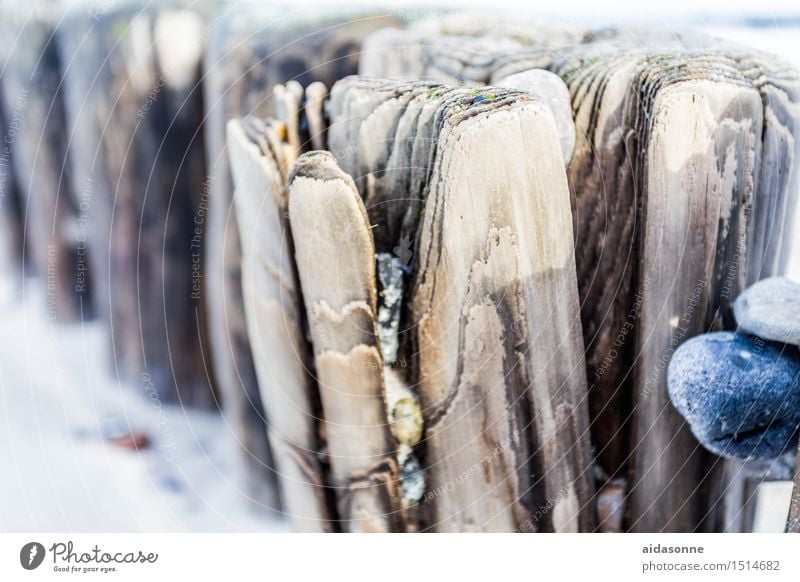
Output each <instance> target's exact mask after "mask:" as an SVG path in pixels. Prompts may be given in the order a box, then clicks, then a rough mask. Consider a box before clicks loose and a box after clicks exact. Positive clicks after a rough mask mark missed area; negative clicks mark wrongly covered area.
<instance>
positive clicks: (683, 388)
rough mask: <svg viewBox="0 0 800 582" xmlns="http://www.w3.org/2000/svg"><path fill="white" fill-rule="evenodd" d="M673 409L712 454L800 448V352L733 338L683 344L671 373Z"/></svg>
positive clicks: (758, 454)
mask: <svg viewBox="0 0 800 582" xmlns="http://www.w3.org/2000/svg"><path fill="white" fill-rule="evenodd" d="M667 383H668V387H669V395H670V398H671V399H672V404H673V405H674V406H675V408H676V409H677V410H678V412H680V413H681V415H682V416H683V417H684V418H685V419H686V420H687V421H688V423H689V426H690V427H691V429H692V432H693V433H694V435H695V437H697V440H698V441H700V443H701V444H702V445H703V446H704V447H706V448H707V449H708V450H710V451H712V452H714V453H716V454H718V455H720V456H723V457H728V458H734V459H743V460H749V459H769V458H775V457H778V456H779V455H781V454H782V453H784V452H785V451H787V450H789V449H791V448H793V447H794V446H795V445H796V444H797V436H798V427H800V350H798V348H797V347H796V346H790V345H785V344H780V343H775V342H770V341H766V340H762V339H760V338H756V337H752V336H749V335H745V334H739V333H733V332H718V333H709V334H704V335H700V336H697V337H695V338H692V339H690V340H688V341H687V342H685V343H684V344H682V345H681V346H680V347H679V348H678V349H677V350H676V351H675V354H674V355H673V357H672V360H671V362H670V364H669V368H668V370H667Z"/></svg>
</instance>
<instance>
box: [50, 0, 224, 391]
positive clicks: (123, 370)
mask: <svg viewBox="0 0 800 582" xmlns="http://www.w3.org/2000/svg"><path fill="white" fill-rule="evenodd" d="M59 35H60V36H61V37H62V42H61V49H62V59H63V60H64V61H65V62H69V63H70V66H69V68H68V69H67V73H66V75H65V84H66V86H67V94H68V95H69V98H68V102H69V106H68V111H69V115H70V120H69V126H70V127H72V129H73V131H74V133H75V135H76V137H77V139H76V142H75V143H74V147H73V149H72V150H71V152H70V155H71V159H75V160H76V168H77V170H76V171H77V172H78V175H77V176H76V181H75V183H76V185H77V186H78V187H80V188H81V191H83V192H86V193H87V195H88V196H90V197H91V205H92V207H91V227H90V228H91V231H92V239H91V251H92V252H94V253H96V254H97V255H98V256H97V260H96V261H93V263H92V265H93V267H94V268H96V274H97V276H96V277H95V279H96V289H97V292H98V293H99V294H101V295H102V298H101V300H100V301H99V302H98V307H99V309H100V314H101V317H102V319H103V320H104V321H105V322H106V324H107V325H108V326H109V327H110V334H111V346H112V354H111V355H112V356H113V362H114V368H115V372H116V374H117V375H118V377H119V378H120V379H121V380H123V381H126V382H129V383H131V384H133V385H135V386H141V387H142V388H143V389H144V390H145V391H146V392H147V393H148V395H150V397H151V398H157V399H161V400H165V401H173V402H180V403H181V404H193V405H200V406H211V405H213V404H214V396H213V394H212V391H211V388H210V377H211V374H212V370H211V366H210V358H208V357H204V355H203V350H207V349H208V341H207V338H206V330H205V326H206V323H205V309H204V301H205V293H204V287H205V283H204V280H203V272H202V251H203V238H204V230H205V219H206V214H207V209H208V193H207V192H206V191H205V185H204V178H205V165H204V157H203V133H202V120H203V109H202V92H201V90H200V87H199V84H198V82H199V78H200V61H201V58H202V43H203V21H202V19H201V17H200V16H199V14H198V13H197V12H195V11H191V10H187V9H179V8H175V9H170V8H169V7H166V8H153V7H149V8H146V7H145V5H144V3H135V2H134V3H132V4H131V3H129V4H125V5H123V6H120V7H112V8H110V9H109V10H107V11H99V12H95V13H87V12H86V11H85V7H81V8H76V9H75V10H74V11H73V13H72V14H71V15H70V17H69V18H68V19H66V20H65V22H64V24H63V25H62V28H61V29H60V30H59ZM87 82H88V83H87Z"/></svg>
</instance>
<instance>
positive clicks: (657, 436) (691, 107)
mask: <svg viewBox="0 0 800 582" xmlns="http://www.w3.org/2000/svg"><path fill="white" fill-rule="evenodd" d="M415 28H417V30H416V31H415V30H412V31H411V32H410V33H409V34H411V36H414V35H416V37H415V38H416V39H417V42H416V44H415V43H411V44H412V45H414V44H415V46H412V47H410V48H407V49H402V48H401V45H403V43H402V42H400V44H399V45H398V44H397V42H396V41H397V39H398V38H399V37H401V36H402V35H403V34H406V33H396V32H388V33H381V35H376V37H375V38H373V39H368V41H367V43H366V46H367V47H368V48H369V49H370V50H375V51H378V54H376V55H371V54H368V55H367V56H366V57H365V59H364V62H365V63H369V64H370V68H369V70H368V71H367V72H369V73H370V74H373V75H381V74H383V71H382V70H383V69H387V70H391V71H392V73H393V74H396V75H407V76H415V75H424V76H428V77H435V78H442V79H451V78H453V77H454V74H453V71H454V70H455V69H453V67H456V68H458V67H461V68H460V69H458V71H457V74H455V77H456V78H460V79H461V80H469V81H482V80H483V79H484V78H485V71H486V70H487V69H489V70H492V71H493V72H492V74H491V75H489V77H491V79H493V80H494V81H495V82H496V81H499V80H501V79H503V78H505V77H506V76H508V75H510V74H514V73H518V72H522V71H525V70H528V69H530V68H537V67H538V68H545V69H549V70H551V71H553V72H555V73H557V74H559V75H560V76H561V77H562V78H563V79H564V80H565V81H566V82H567V84H568V85H569V87H570V92H571V95H572V100H573V103H572V105H573V111H574V114H575V124H576V129H577V132H576V138H577V143H576V147H575V153H574V155H573V159H572V162H571V163H570V166H569V178H570V180H569V181H570V185H571V187H572V188H573V193H574V203H573V204H574V219H575V225H574V226H575V236H576V245H575V246H576V249H577V251H576V252H577V267H578V282H579V289H580V297H581V307H582V309H581V311H582V320H583V331H584V340H585V344H586V349H587V364H588V380H589V384H590V386H591V390H590V401H591V409H592V432H593V440H594V445H595V450H596V454H597V460H598V463H599V465H600V468H601V469H602V473H603V477H602V480H601V481H606V482H609V483H610V482H612V481H615V480H617V479H618V478H619V477H622V476H625V475H626V474H627V476H628V483H627V490H628V494H627V495H626V498H625V499H626V505H627V527H628V528H631V529H634V530H637V531H656V530H659V531H660V530H668V531H695V530H697V529H703V530H709V529H714V528H716V527H724V526H720V525H719V524H723V523H728V521H726V519H725V518H724V517H722V518H720V517H719V516H716V515H714V514H715V513H716V512H725V511H726V510H725V508H724V505H725V504H724V502H723V498H724V496H725V491H724V490H723V489H722V487H723V483H724V482H723V480H722V477H721V473H722V466H723V463H722V462H721V461H719V460H718V459H716V458H715V457H713V456H711V455H709V454H708V453H706V452H705V451H704V450H702V449H701V448H700V446H699V445H698V444H697V442H696V441H695V440H694V438H693V437H692V436H691V435H690V434H689V431H688V429H687V428H686V427H685V425H684V422H683V420H682V419H681V418H680V417H679V416H678V415H677V413H675V411H674V410H673V409H672V408H671V406H670V405H669V401H668V398H667V396H666V389H665V384H664V382H665V380H664V375H663V371H664V370H665V367H666V363H667V362H668V361H669V355H670V353H671V351H672V350H674V348H675V347H677V345H678V344H679V343H680V342H681V341H683V339H688V337H691V335H693V334H697V333H700V332H702V331H707V330H710V329H719V328H721V327H723V326H730V325H732V320H731V316H730V304H731V302H732V301H733V299H735V297H736V295H737V294H738V293H739V292H740V291H741V290H742V289H744V287H745V286H746V285H747V284H749V283H751V282H753V281H755V280H758V279H759V278H761V277H763V276H768V275H770V274H774V273H777V272H780V270H781V268H782V264H784V263H785V256H786V242H785V239H786V237H785V236H784V234H783V233H785V232H787V230H788V228H789V227H788V222H787V220H789V219H790V217H791V215H792V211H791V209H792V208H793V205H794V204H795V198H796V196H795V191H796V188H797V168H796V167H795V166H796V165H795V164H792V162H791V160H793V159H795V158H796V157H797V153H796V147H797V146H796V144H797V141H798V140H797V139H795V138H792V137H789V136H792V135H797V134H798V128H797V120H796V114H794V113H793V111H796V102H797V99H798V85H797V74H796V72H794V71H793V70H792V69H791V68H790V67H787V66H785V65H782V64H780V63H779V62H777V61H775V60H774V59H771V58H768V57H765V56H763V55H758V54H755V53H753V52H752V51H747V50H746V49H742V48H741V47H734V46H731V45H727V44H719V43H717V42H716V41H715V40H714V39H711V38H710V37H707V36H705V35H700V34H683V35H669V36H667V35H664V34H658V33H649V32H648V33H647V34H641V33H637V34H635V35H633V34H628V33H627V32H620V31H605V32H603V33H601V34H596V35H590V36H588V37H587V38H586V39H585V42H584V43H583V44H577V45H575V46H571V47H570V46H567V47H562V48H560V49H558V50H548V49H546V48H545V49H542V48H540V47H533V48H524V49H513V50H511V51H505V52H497V48H496V47H495V48H492V47H490V46H489V47H488V48H487V46H488V45H487V44H486V42H485V38H483V36H482V35H481V34H480V33H476V32H475V31H471V32H470V33H469V34H468V35H467V36H472V37H477V38H476V39H475V40H473V41H470V40H469V39H465V38H464V37H460V38H458V39H455V40H454V41H453V42H456V41H457V42H458V43H460V46H461V48H462V52H465V53H467V54H471V55H473V56H472V57H471V60H470V63H469V64H468V65H466V66H462V65H458V62H462V63H463V59H461V57H460V56H459V55H461V52H456V53H454V54H455V56H454V61H456V63H455V64H454V63H453V62H451V61H447V59H446V58H444V62H445V65H446V66H445V65H443V66H441V67H439V66H434V65H431V63H434V64H435V63H436V62H437V61H436V59H435V58H433V56H435V55H429V56H431V58H429V59H426V60H424V61H422V62H425V63H426V68H425V70H420V69H419V68H418V64H417V63H418V62H420V61H419V60H417V59H413V58H406V56H407V55H406V54H404V53H406V52H408V54H411V53H413V52H414V51H417V52H419V51H420V50H421V51H423V52H425V51H428V52H430V51H431V50H433V51H434V52H435V51H436V49H430V48H429V45H434V46H435V45H436V44H437V43H436V42H435V41H430V42H429V41H428V40H427V38H426V37H425V34H423V33H421V32H419V30H423V29H422V28H420V27H415ZM640 32H641V31H640ZM642 39H645V42H644V43H643V42H642ZM470 42H471V44H470ZM438 44H440V45H441V44H442V43H438ZM389 46H393V47H395V49H396V50H395V51H394V52H393V54H392V57H391V59H389V58H388V57H386V56H382V53H381V52H380V51H382V50H385V49H386V48H387V47H389ZM470 47H472V49H473V50H472V52H471V53H470V50H469V49H470ZM686 47H694V50H693V51H692V52H687V51H686ZM700 49H705V52H703V51H701V50H700ZM712 49H717V50H712ZM487 50H488V51H489V52H488V53H487V52H486V51H487ZM368 52H369V51H368ZM425 54H428V53H425ZM437 54H438V53H437ZM447 54H448V53H447V51H444V55H443V57H446V56H447ZM477 54H479V55H480V56H481V59H480V60H481V62H480V63H479V62H478V61H477V60H476V57H475V56H474V55H477ZM397 67H400V69H401V70H396V69H397ZM464 71H468V74H465V73H464ZM712 78H713V80H711V79H712ZM681 91H686V92H688V93H682V92H681ZM686 95H691V97H687V96H686ZM733 103H740V104H742V105H741V107H740V108H739V109H738V110H736V111H734V109H735V108H734V107H733V106H732V105H731V104H733ZM793 108H794V109H793ZM681 114H685V115H688V116H689V117H690V118H691V120H692V121H684V120H681V121H680V122H677V121H676V120H678V119H681V117H680V116H681ZM762 120H763V123H762ZM762 126H763V129H764V131H763V132H762ZM677 127H684V128H687V127H694V128H700V129H696V132H695V133H692V132H689V131H688V130H687V131H684V132H683V133H680V132H677V131H676V128H677ZM693 131H694V130H693ZM662 132H664V133H665V135H662ZM687 147H688V148H689V149H690V151H691V152H694V153H692V156H693V157H691V159H685V160H682V161H680V162H679V161H678V160H679V157H680V156H679V154H678V152H681V151H683V150H685V149H686V148H687ZM793 148H795V149H793ZM731 151H733V152H735V155H734V156H733V157H731V154H730V153H729V152H731ZM668 152H669V153H668ZM726 152H727V153H726ZM676 216H677V217H681V218H679V219H676V218H675V217H676ZM687 224H691V225H692V228H691V229H689V230H687V227H686V225H687ZM699 233H705V234H702V235H700V234H699ZM667 235H669V236H667ZM698 236H699V237H700V238H697V237H698ZM676 244H677V246H675V245H676ZM698 286H699V287H698ZM683 315H685V317H683ZM676 320H677V323H678V326H675V325H674V324H675V321H676ZM681 324H682V325H681ZM665 480H666V481H667V482H668V483H669V485H670V486H669V487H666V488H665V487H664V485H663V484H664V482H665ZM729 484H731V485H732V483H729ZM735 513H736V512H735V511H734V514H735Z"/></svg>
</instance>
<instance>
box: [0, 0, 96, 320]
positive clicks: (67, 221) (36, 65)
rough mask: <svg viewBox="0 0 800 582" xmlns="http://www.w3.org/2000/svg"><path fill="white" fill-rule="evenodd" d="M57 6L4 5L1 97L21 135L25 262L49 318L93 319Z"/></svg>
mask: <svg viewBox="0 0 800 582" xmlns="http://www.w3.org/2000/svg"><path fill="white" fill-rule="evenodd" d="M56 16H57V12H56V5H55V3H53V2H50V3H44V4H43V5H42V6H38V7H34V6H31V5H24V4H20V3H13V4H11V3H5V4H4V5H3V7H2V9H0V54H1V55H2V60H3V63H4V66H3V75H2V80H0V97H2V107H3V110H4V117H5V119H6V123H7V124H13V126H12V125H9V126H8V128H9V129H12V127H13V129H12V131H13V135H12V134H11V133H8V134H7V135H6V137H7V138H9V139H8V140H7V141H6V142H5V143H4V144H3V147H4V148H8V149H9V150H13V155H11V156H10V163H11V164H13V169H14V174H15V177H16V183H17V185H18V187H19V191H20V193H21V199H22V200H21V202H22V208H21V210H22V219H23V221H24V232H25V237H26V239H27V240H26V245H25V250H24V252H25V255H26V257H25V260H26V262H30V264H31V265H32V266H33V270H34V272H35V273H36V274H38V275H39V276H40V277H41V278H42V280H43V281H44V287H45V290H46V301H47V311H48V317H50V319H51V320H53V321H63V322H70V321H75V320H80V319H81V318H90V317H91V313H92V305H91V299H90V294H89V281H88V280H87V271H86V270H84V267H85V263H86V261H87V258H86V246H85V244H84V241H83V240H82V237H85V235H86V229H87V225H86V224H85V223H83V222H81V219H80V211H79V207H78V206H79V203H78V201H77V200H76V198H75V197H74V196H73V193H72V192H71V189H70V186H71V183H70V180H69V175H70V167H69V164H68V163H67V154H66V143H67V142H66V140H65V138H64V136H65V133H66V131H65V129H66V122H65V117H64V103H63V92H62V88H61V75H60V59H59V55H58V51H57V47H56V43H55V40H54V36H53V33H54V26H55V22H56Z"/></svg>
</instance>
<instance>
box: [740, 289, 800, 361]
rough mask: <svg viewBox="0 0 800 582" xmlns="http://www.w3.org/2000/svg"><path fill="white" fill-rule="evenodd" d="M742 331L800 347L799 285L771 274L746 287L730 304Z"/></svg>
mask: <svg viewBox="0 0 800 582" xmlns="http://www.w3.org/2000/svg"><path fill="white" fill-rule="evenodd" d="M733 314H734V316H735V317H736V323H738V324H739V328H740V329H741V330H742V331H745V332H747V333H751V334H753V335H757V336H759V337H763V338H764V339H768V340H772V341H776V342H782V343H785V344H794V345H796V346H800V285H798V284H797V283H794V282H792V281H789V280H788V279H786V278H784V277H771V278H769V279H764V280H763V281H759V282H758V283H756V284H755V285H753V286H751V287H749V288H748V289H747V290H745V291H744V292H743V293H742V294H741V295H739V297H738V298H737V299H736V302H735V303H734V304H733Z"/></svg>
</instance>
